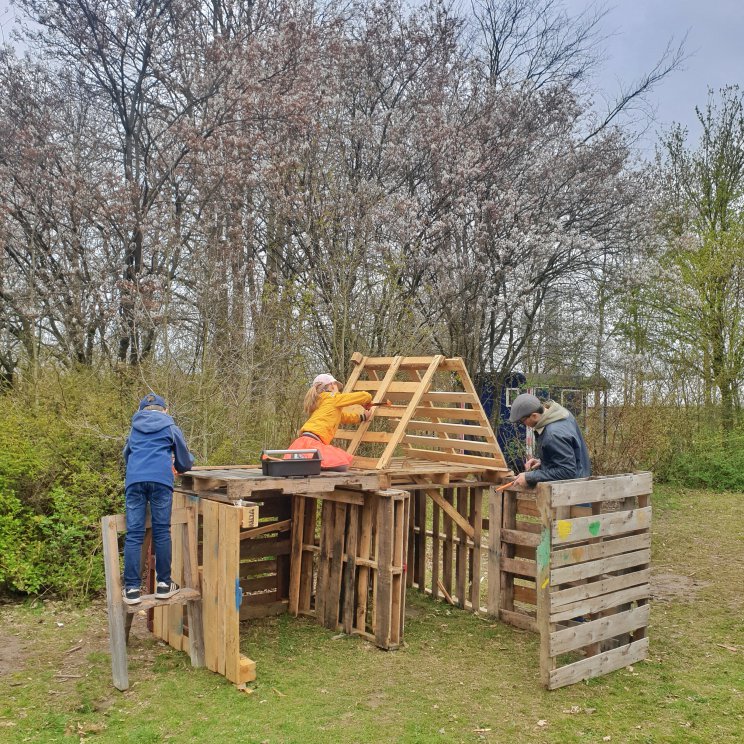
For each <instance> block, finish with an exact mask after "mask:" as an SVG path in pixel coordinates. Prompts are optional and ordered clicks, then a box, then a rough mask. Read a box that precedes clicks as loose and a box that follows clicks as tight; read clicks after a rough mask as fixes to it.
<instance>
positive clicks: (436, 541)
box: [431, 501, 442, 599]
mask: <svg viewBox="0 0 744 744" xmlns="http://www.w3.org/2000/svg"><path fill="white" fill-rule="evenodd" d="M440 513H441V508H440V506H439V504H437V503H436V502H434V501H432V504H431V522H432V536H431V596H432V597H433V598H434V599H439V573H440V570H439V566H440V560H441V558H440V547H441V544H442V535H441V533H440V532H439V523H440V519H439V515H440Z"/></svg>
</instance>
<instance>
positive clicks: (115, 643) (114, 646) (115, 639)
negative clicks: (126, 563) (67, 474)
mask: <svg viewBox="0 0 744 744" xmlns="http://www.w3.org/2000/svg"><path fill="white" fill-rule="evenodd" d="M101 533H102V537H103V566H104V569H105V572H106V604H107V606H108V624H109V648H110V650H111V674H112V676H113V679H114V687H116V689H117V690H122V691H123V690H126V689H128V688H129V673H128V671H127V640H126V634H125V631H124V600H123V599H122V596H121V580H120V578H119V542H118V533H117V531H116V520H115V517H111V516H109V517H103V518H102V519H101Z"/></svg>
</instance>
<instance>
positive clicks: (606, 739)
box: [602, 736, 612, 741]
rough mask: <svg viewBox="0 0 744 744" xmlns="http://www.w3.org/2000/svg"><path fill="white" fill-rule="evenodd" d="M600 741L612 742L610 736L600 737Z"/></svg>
mask: <svg viewBox="0 0 744 744" xmlns="http://www.w3.org/2000/svg"><path fill="white" fill-rule="evenodd" d="M602 741H612V737H611V736H603V737H602Z"/></svg>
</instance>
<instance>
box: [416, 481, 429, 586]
mask: <svg viewBox="0 0 744 744" xmlns="http://www.w3.org/2000/svg"><path fill="white" fill-rule="evenodd" d="M426 501H427V498H426V492H425V491H423V490H421V491H417V492H416V502H417V509H416V511H417V513H418V529H419V531H418V535H416V580H417V581H418V588H419V591H420V592H424V591H426Z"/></svg>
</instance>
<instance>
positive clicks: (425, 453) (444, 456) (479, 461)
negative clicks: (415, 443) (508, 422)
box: [407, 447, 511, 473]
mask: <svg viewBox="0 0 744 744" xmlns="http://www.w3.org/2000/svg"><path fill="white" fill-rule="evenodd" d="M407 454H408V456H409V457H419V458H421V459H422V460H434V461H436V462H441V463H464V464H466V465H477V466H479V467H483V468H488V469H489V470H497V471H499V472H503V473H510V472H511V471H510V470H509V468H506V467H503V466H502V465H501V463H500V461H499V459H498V458H497V457H480V456H478V455H460V454H454V453H450V452H435V451H434V450H422V449H416V448H414V447H409V448H408V449H407Z"/></svg>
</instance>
